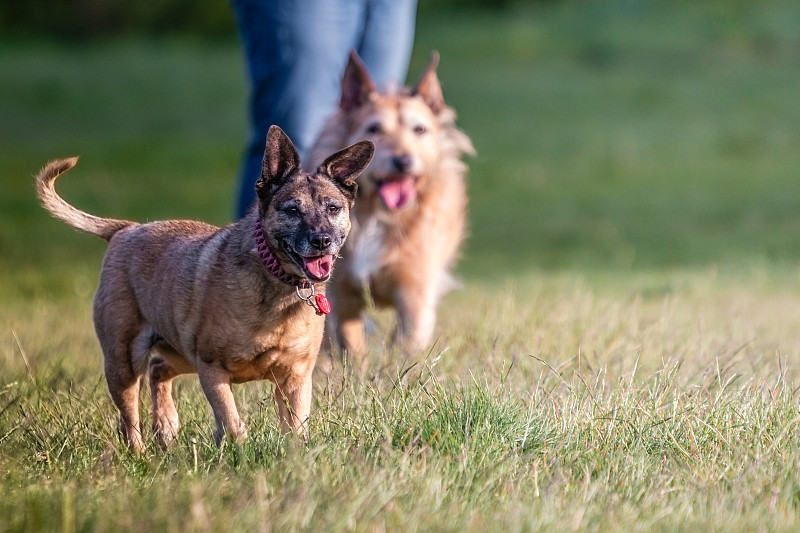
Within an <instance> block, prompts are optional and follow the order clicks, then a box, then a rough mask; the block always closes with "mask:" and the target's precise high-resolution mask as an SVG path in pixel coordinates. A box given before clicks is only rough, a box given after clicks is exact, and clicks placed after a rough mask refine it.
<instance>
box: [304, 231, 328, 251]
mask: <svg viewBox="0 0 800 533" xmlns="http://www.w3.org/2000/svg"><path fill="white" fill-rule="evenodd" d="M309 241H310V242H311V246H313V247H314V248H316V249H317V250H325V249H326V248H328V247H329V246H330V245H331V235H330V233H312V234H311V237H310V238H309Z"/></svg>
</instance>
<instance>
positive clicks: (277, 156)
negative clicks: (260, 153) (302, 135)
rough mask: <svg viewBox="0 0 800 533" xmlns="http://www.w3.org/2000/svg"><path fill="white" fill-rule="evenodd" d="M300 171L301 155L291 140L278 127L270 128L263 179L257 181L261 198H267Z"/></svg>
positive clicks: (265, 151)
mask: <svg viewBox="0 0 800 533" xmlns="http://www.w3.org/2000/svg"><path fill="white" fill-rule="evenodd" d="M298 170H300V155H299V154H298V153H297V148H295V147H294V144H292V141H291V139H289V137H288V136H287V135H286V133H284V132H283V130H282V129H280V128H279V127H278V126H270V128H269V132H268V133H267V145H266V148H265V149H264V160H263V161H262V162H261V177H260V178H258V181H256V193H257V194H258V197H259V198H262V199H263V198H265V197H267V196H268V195H269V194H270V193H271V192H272V191H274V190H275V189H276V188H277V186H278V185H280V184H281V183H282V182H283V181H284V179H285V178H287V177H289V176H291V175H292V174H294V173H295V172H297V171H298Z"/></svg>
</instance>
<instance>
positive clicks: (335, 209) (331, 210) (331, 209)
mask: <svg viewBox="0 0 800 533" xmlns="http://www.w3.org/2000/svg"><path fill="white" fill-rule="evenodd" d="M341 210H342V208H341V207H339V206H338V205H329V206H328V214H329V215H338V214H339V211H341Z"/></svg>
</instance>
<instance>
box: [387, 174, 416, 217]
mask: <svg viewBox="0 0 800 533" xmlns="http://www.w3.org/2000/svg"><path fill="white" fill-rule="evenodd" d="M378 194H380V196H381V200H383V203H384V205H385V206H386V207H387V208H388V209H389V210H390V211H395V210H397V209H400V208H401V207H403V206H404V205H406V204H407V203H409V202H411V201H412V200H414V198H416V196H417V187H416V180H415V179H414V176H412V175H410V174H395V175H392V176H389V177H387V178H386V179H384V180H382V181H381V182H380V183H378Z"/></svg>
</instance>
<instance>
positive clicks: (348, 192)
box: [318, 141, 375, 205]
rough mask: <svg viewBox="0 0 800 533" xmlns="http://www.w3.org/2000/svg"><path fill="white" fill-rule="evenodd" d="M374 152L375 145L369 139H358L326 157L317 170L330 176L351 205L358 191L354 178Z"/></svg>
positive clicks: (368, 161)
mask: <svg viewBox="0 0 800 533" xmlns="http://www.w3.org/2000/svg"><path fill="white" fill-rule="evenodd" d="M374 154H375V145H374V144H372V142H370V141H360V142H357V143H355V144H354V145H352V146H348V147H347V148H345V149H344V150H340V151H338V152H336V153H335V154H333V155H332V156H330V157H329V158H327V159H326V160H325V161H323V163H322V164H321V165H320V166H319V170H318V172H319V173H320V174H326V175H327V176H330V177H331V178H332V179H333V180H334V181H335V182H336V184H337V185H338V186H339V188H340V189H341V191H342V192H343V193H344V194H345V196H347V197H348V199H349V200H350V203H351V205H352V203H353V201H354V200H355V198H356V194H357V193H358V183H356V178H357V177H358V176H359V175H360V174H361V173H362V172H364V170H365V169H366V168H367V165H369V163H370V161H372V156H373V155H374Z"/></svg>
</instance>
